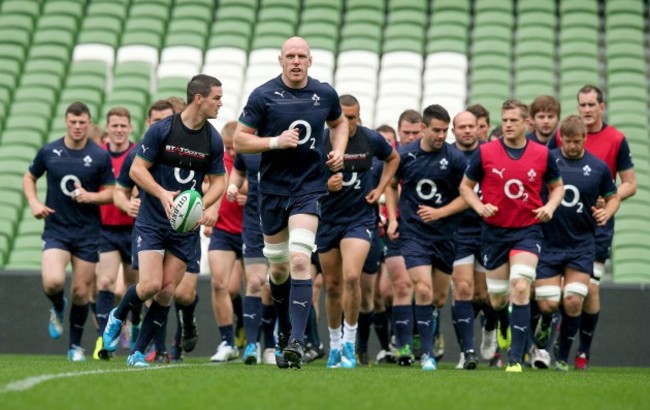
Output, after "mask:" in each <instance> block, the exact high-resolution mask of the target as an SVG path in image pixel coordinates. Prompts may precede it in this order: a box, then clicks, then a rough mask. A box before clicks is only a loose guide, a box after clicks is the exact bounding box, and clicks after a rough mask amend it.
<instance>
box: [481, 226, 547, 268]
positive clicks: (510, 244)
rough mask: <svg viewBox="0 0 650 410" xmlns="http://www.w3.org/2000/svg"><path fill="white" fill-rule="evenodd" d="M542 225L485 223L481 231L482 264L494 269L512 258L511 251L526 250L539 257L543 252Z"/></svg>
mask: <svg viewBox="0 0 650 410" xmlns="http://www.w3.org/2000/svg"><path fill="white" fill-rule="evenodd" d="M542 238H543V235H542V227H541V226H540V225H531V226H527V227H525V228H501V227H497V226H491V225H488V224H485V225H484V226H483V231H482V232H481V264H482V265H483V266H485V269H488V270H492V269H496V268H498V267H499V266H501V265H503V264H504V263H506V262H508V261H509V260H510V251H512V250H519V251H526V252H530V253H532V254H535V255H537V257H539V255H540V253H541V252H542Z"/></svg>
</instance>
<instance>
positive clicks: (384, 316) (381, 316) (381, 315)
mask: <svg viewBox="0 0 650 410" xmlns="http://www.w3.org/2000/svg"><path fill="white" fill-rule="evenodd" d="M388 322H389V321H388V311H384V312H375V314H374V317H373V319H372V324H373V325H374V327H375V334H377V339H379V346H381V348H382V350H386V351H388V349H389V343H390V336H389V333H388V332H389V328H388Z"/></svg>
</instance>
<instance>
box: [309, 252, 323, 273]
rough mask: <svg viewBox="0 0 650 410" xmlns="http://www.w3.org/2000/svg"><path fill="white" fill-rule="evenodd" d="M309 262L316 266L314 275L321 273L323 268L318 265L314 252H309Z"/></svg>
mask: <svg viewBox="0 0 650 410" xmlns="http://www.w3.org/2000/svg"><path fill="white" fill-rule="evenodd" d="M311 264H312V265H314V266H315V267H316V275H318V274H321V273H323V268H321V266H320V259H318V254H317V253H316V252H312V254H311Z"/></svg>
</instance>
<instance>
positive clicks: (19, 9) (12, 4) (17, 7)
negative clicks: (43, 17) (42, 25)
mask: <svg viewBox="0 0 650 410" xmlns="http://www.w3.org/2000/svg"><path fill="white" fill-rule="evenodd" d="M40 11H41V5H40V4H39V3H38V2H36V1H24V0H4V1H3V2H2V8H0V13H1V14H24V15H25V16H28V17H30V18H31V19H32V20H36V18H37V17H38V16H39V14H40Z"/></svg>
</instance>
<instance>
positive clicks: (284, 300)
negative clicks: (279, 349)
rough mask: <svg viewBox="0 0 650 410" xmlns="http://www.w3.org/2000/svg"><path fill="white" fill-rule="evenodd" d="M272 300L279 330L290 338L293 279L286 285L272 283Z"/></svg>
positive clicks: (289, 279)
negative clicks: (290, 302)
mask: <svg viewBox="0 0 650 410" xmlns="http://www.w3.org/2000/svg"><path fill="white" fill-rule="evenodd" d="M270 282H271V284H270V287H271V299H273V306H275V312H276V314H277V319H278V330H279V332H280V333H282V334H284V335H285V336H288V335H289V333H291V319H289V295H290V293H291V278H287V280H286V281H285V282H284V283H280V284H277V285H276V284H275V283H273V281H270Z"/></svg>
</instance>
